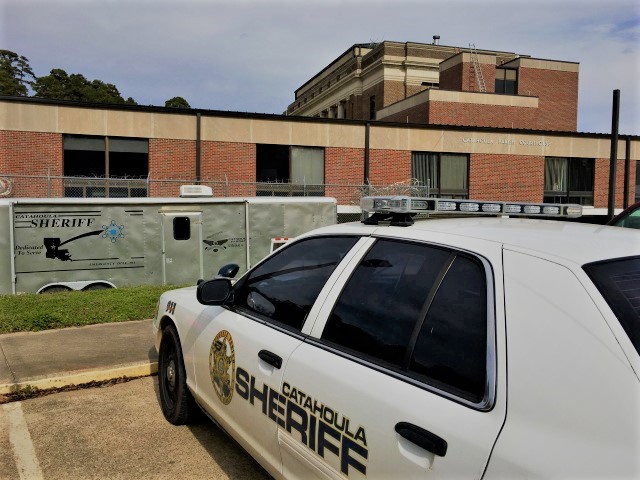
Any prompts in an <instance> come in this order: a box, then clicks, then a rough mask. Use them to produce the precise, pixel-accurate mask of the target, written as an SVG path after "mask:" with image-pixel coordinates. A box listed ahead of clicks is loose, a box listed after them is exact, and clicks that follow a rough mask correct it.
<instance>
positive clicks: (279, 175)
mask: <svg viewBox="0 0 640 480" xmlns="http://www.w3.org/2000/svg"><path fill="white" fill-rule="evenodd" d="M256 180H257V181H258V182H287V181H289V147H288V146H287V145H256Z"/></svg>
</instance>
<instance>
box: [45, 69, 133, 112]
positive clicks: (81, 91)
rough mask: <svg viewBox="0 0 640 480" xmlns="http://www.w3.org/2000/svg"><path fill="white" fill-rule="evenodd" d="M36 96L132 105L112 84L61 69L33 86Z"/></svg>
mask: <svg viewBox="0 0 640 480" xmlns="http://www.w3.org/2000/svg"><path fill="white" fill-rule="evenodd" d="M33 90H34V91H35V92H36V94H35V96H36V97H40V98H50V99H56V100H71V101H75V102H89V103H115V104H124V103H130V104H131V103H132V104H134V105H135V100H133V99H132V98H131V97H129V98H128V99H127V100H126V101H125V99H124V98H122V96H121V95H120V92H119V91H118V89H117V88H116V86H115V85H113V84H112V83H105V82H103V81H102V80H92V81H89V80H87V79H86V78H85V76H84V75H81V74H79V73H72V74H71V75H69V74H67V72H65V71H64V70H62V69H61V68H54V69H53V70H51V72H50V73H49V75H47V76H45V77H40V78H38V79H37V80H36V82H35V83H34V84H33Z"/></svg>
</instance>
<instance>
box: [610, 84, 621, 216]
mask: <svg viewBox="0 0 640 480" xmlns="http://www.w3.org/2000/svg"><path fill="white" fill-rule="evenodd" d="M619 117H620V90H617V89H616V90H614V91H613V111H612V114H611V155H610V157H609V210H608V212H607V216H608V218H609V220H611V219H612V218H613V217H614V209H615V206H616V163H617V161H618V120H619Z"/></svg>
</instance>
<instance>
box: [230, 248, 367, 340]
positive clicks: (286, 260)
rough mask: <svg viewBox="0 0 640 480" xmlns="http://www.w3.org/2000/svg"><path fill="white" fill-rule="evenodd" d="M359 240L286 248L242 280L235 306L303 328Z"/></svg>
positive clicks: (236, 291) (293, 326) (289, 325)
mask: <svg viewBox="0 0 640 480" xmlns="http://www.w3.org/2000/svg"><path fill="white" fill-rule="evenodd" d="M356 241H357V238H354V237H318V238H312V239H307V240H303V241H300V242H297V243H294V244H292V245H290V246H288V247H286V248H285V247H283V248H282V249H281V250H279V251H278V253H276V254H275V255H274V256H273V257H271V258H269V259H268V260H266V261H265V262H264V263H262V264H261V265H259V266H258V267H256V269H255V270H253V271H252V272H250V273H249V274H248V275H247V276H246V277H245V278H244V279H243V280H241V283H240V284H239V285H238V286H237V287H236V289H235V292H234V293H235V300H234V304H235V305H236V306H238V307H240V308H243V309H247V310H249V311H251V312H253V313H257V314H259V315H261V316H263V317H267V318H269V319H272V320H275V321H277V322H279V323H281V324H283V325H285V326H288V327H291V328H294V329H298V330H299V329H301V328H302V325H303V323H304V320H305V318H306V316H307V314H308V313H309V310H311V307H312V305H313V303H314V302H315V300H316V298H317V296H318V294H319V293H320V290H321V289H322V287H323V286H324V284H325V282H326V281H327V279H328V278H329V276H330V275H331V273H332V272H333V270H334V269H335V268H336V266H337V265H338V263H339V262H340V260H342V258H343V257H344V256H345V255H346V253H347V252H348V251H349V250H350V249H351V247H353V245H354V244H355V243H356Z"/></svg>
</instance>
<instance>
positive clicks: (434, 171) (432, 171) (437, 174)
mask: <svg viewBox="0 0 640 480" xmlns="http://www.w3.org/2000/svg"><path fill="white" fill-rule="evenodd" d="M411 175H412V177H413V178H415V179H416V180H418V181H419V182H420V183H421V184H423V185H427V186H428V187H429V195H430V196H432V197H442V198H469V156H468V155H466V154H457V153H431V152H413V153H412V154H411Z"/></svg>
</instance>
